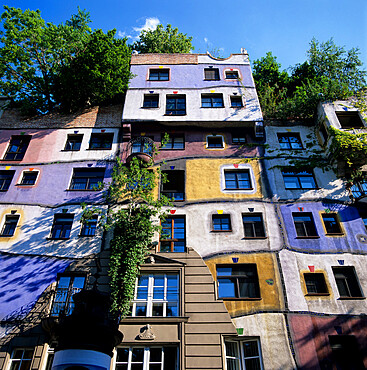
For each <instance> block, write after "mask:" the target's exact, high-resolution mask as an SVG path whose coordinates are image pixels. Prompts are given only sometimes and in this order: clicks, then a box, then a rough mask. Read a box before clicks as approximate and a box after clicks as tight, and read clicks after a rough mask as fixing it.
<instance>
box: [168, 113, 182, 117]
mask: <svg viewBox="0 0 367 370" xmlns="http://www.w3.org/2000/svg"><path fill="white" fill-rule="evenodd" d="M186 115H187V113H184V114H169V113H165V114H164V116H168V117H175V116H178V117H180V116H186Z"/></svg>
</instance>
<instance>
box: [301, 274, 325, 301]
mask: <svg viewBox="0 0 367 370" xmlns="http://www.w3.org/2000/svg"><path fill="white" fill-rule="evenodd" d="M303 277H304V279H305V284H306V288H307V294H308V295H313V294H328V289H327V286H326V282H325V276H324V274H322V273H317V272H313V273H305V274H303Z"/></svg>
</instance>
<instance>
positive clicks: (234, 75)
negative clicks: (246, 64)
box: [225, 71, 239, 80]
mask: <svg viewBox="0 0 367 370" xmlns="http://www.w3.org/2000/svg"><path fill="white" fill-rule="evenodd" d="M225 74H226V79H227V80H238V79H239V75H238V71H226V72H225Z"/></svg>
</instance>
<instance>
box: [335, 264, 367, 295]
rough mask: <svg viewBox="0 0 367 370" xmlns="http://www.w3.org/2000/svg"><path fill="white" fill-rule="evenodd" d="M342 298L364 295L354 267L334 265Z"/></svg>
mask: <svg viewBox="0 0 367 370" xmlns="http://www.w3.org/2000/svg"><path fill="white" fill-rule="evenodd" d="M332 269H333V273H334V277H335V282H336V285H337V287H338V291H339V295H340V298H359V297H363V294H362V291H361V288H360V287H359V283H358V279H357V275H356V272H355V270H354V267H352V266H348V267H333V268H332Z"/></svg>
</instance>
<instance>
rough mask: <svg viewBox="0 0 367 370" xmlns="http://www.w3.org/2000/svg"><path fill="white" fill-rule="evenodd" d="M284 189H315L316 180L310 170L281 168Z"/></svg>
mask: <svg viewBox="0 0 367 370" xmlns="http://www.w3.org/2000/svg"><path fill="white" fill-rule="evenodd" d="M282 175H283V180H284V185H285V188H286V189H316V181H315V178H314V176H313V173H312V170H307V169H305V170H293V169H283V170H282Z"/></svg>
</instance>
